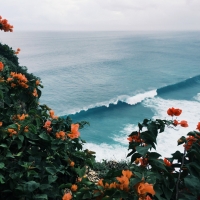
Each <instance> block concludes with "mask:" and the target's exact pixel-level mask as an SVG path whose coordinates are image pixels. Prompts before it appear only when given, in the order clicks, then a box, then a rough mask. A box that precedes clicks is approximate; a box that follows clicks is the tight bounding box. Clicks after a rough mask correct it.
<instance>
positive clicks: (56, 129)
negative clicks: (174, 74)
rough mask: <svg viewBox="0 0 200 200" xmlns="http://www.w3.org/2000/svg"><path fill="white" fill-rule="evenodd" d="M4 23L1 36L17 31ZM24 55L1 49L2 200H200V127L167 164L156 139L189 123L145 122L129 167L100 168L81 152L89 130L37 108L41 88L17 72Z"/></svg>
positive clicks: (132, 143) (132, 141) (134, 138)
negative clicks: (92, 175) (89, 171)
mask: <svg viewBox="0 0 200 200" xmlns="http://www.w3.org/2000/svg"><path fill="white" fill-rule="evenodd" d="M1 19H2V18H1V17H0V20H1ZM3 22H4V23H2V20H1V21H0V29H1V30H4V31H5V30H6V31H11V30H12V27H11V25H9V24H8V22H7V20H6V21H5V20H4V21H3ZM19 51H20V49H17V51H16V52H15V51H13V50H12V48H10V47H8V46H7V45H2V44H0V199H6V200H11V199H16V200H31V199H41V200H45V199H49V200H58V199H59V200H60V199H63V200H70V199H72V198H73V199H74V200H75V199H76V200H81V199H86V200H89V199H91V200H92V199H96V200H106V199H107V200H119V199H121V200H122V199H123V200H129V199H132V200H138V199H139V200H144V199H145V200H151V199H155V200H177V199H179V200H187V199H190V200H192V199H199V198H200V191H199V185H200V164H199V163H200V132H199V131H200V122H199V123H198V124H197V131H192V132H189V133H188V136H187V137H185V136H182V137H181V138H180V139H178V141H177V142H178V145H183V150H184V152H183V153H182V152H180V151H176V152H175V153H172V154H171V155H172V156H171V157H169V158H164V159H163V158H162V156H161V155H160V154H159V153H157V152H156V151H155V150H156V144H157V136H158V134H164V131H165V129H166V128H173V127H176V126H182V127H187V126H188V123H187V121H185V120H182V121H178V120H173V117H174V116H179V115H180V114H181V113H182V110H181V109H178V108H169V109H168V111H167V114H168V115H170V116H172V120H161V119H156V120H151V119H144V120H143V122H142V123H138V130H136V131H133V132H132V133H131V134H130V135H129V137H128V138H127V139H128V141H129V145H128V149H129V153H128V155H127V157H129V158H130V162H126V161H124V162H123V163H121V164H120V163H114V164H115V165H114V166H113V165H111V166H110V162H109V161H106V160H104V161H103V162H102V163H95V156H94V155H93V154H94V152H93V151H90V150H88V149H86V150H84V149H83V145H84V143H85V141H83V140H82V139H81V138H80V133H79V130H78V129H81V128H83V127H84V125H86V124H88V123H87V122H84V121H83V122H76V123H73V122H72V120H71V119H70V118H68V117H67V118H66V119H63V118H60V117H57V116H56V115H55V114H54V111H53V110H51V109H50V108H49V107H48V106H47V105H40V104H39V98H40V96H41V90H40V88H42V87H43V86H42V85H41V81H40V79H39V78H38V77H36V76H34V75H33V74H30V73H28V72H27V69H26V67H22V66H19V64H18V58H17V56H16V53H17V54H18V53H19ZM153 149H154V151H152V150H153ZM112 164H113V163H112ZM86 166H89V167H90V168H93V169H94V170H96V171H98V172H99V177H100V178H101V179H100V180H99V181H98V183H94V182H91V181H90V180H89V179H88V178H87V177H86V176H85V172H86Z"/></svg>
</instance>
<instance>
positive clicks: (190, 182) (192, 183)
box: [184, 175, 200, 195]
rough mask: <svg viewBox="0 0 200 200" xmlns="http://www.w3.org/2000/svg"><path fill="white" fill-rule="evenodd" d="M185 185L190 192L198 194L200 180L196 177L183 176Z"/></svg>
mask: <svg viewBox="0 0 200 200" xmlns="http://www.w3.org/2000/svg"><path fill="white" fill-rule="evenodd" d="M184 182H185V186H186V188H188V190H189V191H191V193H193V194H194V195H197V194H199V186H200V181H199V179H198V177H195V176H192V175H189V176H187V177H186V178H184Z"/></svg>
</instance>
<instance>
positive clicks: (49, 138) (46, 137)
mask: <svg viewBox="0 0 200 200" xmlns="http://www.w3.org/2000/svg"><path fill="white" fill-rule="evenodd" d="M39 137H40V138H42V139H43V140H46V141H50V140H51V137H50V136H49V135H48V134H46V133H41V134H40V135H39Z"/></svg>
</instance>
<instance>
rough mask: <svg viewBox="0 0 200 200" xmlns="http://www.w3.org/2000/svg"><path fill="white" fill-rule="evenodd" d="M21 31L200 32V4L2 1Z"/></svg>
mask: <svg viewBox="0 0 200 200" xmlns="http://www.w3.org/2000/svg"><path fill="white" fill-rule="evenodd" d="M0 15H1V16H2V17H3V18H7V19H8V20H9V22H10V24H12V25H14V31H18V30H69V31H73V30H75V31H78V30H80V31H87V30H89V31H99V30H100V31H101V30H133V31H134V30H138V31H140V30H150V31H154V30H200V0H33V1H32V0H0Z"/></svg>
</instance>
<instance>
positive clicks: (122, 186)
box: [116, 176, 129, 191]
mask: <svg viewBox="0 0 200 200" xmlns="http://www.w3.org/2000/svg"><path fill="white" fill-rule="evenodd" d="M116 179H117V180H118V181H119V182H120V184H119V185H117V187H118V189H120V190H125V191H128V190H129V187H128V186H129V179H128V178H127V177H126V176H121V177H116Z"/></svg>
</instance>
